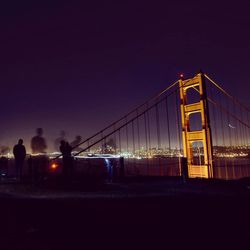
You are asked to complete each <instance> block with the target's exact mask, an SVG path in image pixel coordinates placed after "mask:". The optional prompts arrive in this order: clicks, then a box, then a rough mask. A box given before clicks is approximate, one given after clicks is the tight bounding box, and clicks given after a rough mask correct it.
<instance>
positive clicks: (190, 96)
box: [54, 73, 250, 179]
mask: <svg viewBox="0 0 250 250" xmlns="http://www.w3.org/2000/svg"><path fill="white" fill-rule="evenodd" d="M249 128H250V123H249V108H248V107H247V106H246V105H244V104H243V103H241V102H240V101H239V100H237V99H236V98H234V97H233V96H232V95H230V94H229V93H228V92H227V91H226V90H224V89H223V88H222V86H221V85H220V84H218V83H216V82H215V81H214V80H213V79H211V78H210V77H209V76H208V75H207V74H204V73H198V74H197V75H195V76H194V77H193V78H188V79H184V77H183V76H181V77H180V79H179V80H177V81H176V82H174V83H173V84H171V85H169V86H168V87H167V88H165V89H164V90H162V91H161V92H159V93H158V94H157V95H155V96H154V97H153V98H151V99H149V100H147V101H145V102H144V103H143V104H141V105H140V106H138V107H136V108H135V109H133V110H131V111H130V112H129V113H127V114H126V115H124V116H123V117H121V118H120V119H118V120H117V121H115V122H113V123H112V124H110V125H109V126H107V127H105V128H103V129H102V130H101V131H99V132H97V133H96V134H94V135H92V136H90V137H89V138H87V139H85V140H83V141H82V142H81V143H79V144H78V145H76V147H79V146H81V148H82V150H80V151H79V152H75V154H74V156H75V157H77V156H84V155H90V154H93V155H96V154H101V155H104V154H113V155H119V156H122V157H124V161H125V173H126V175H142V176H145V175H147V176H180V175H182V169H183V162H184V164H185V162H186V165H187V170H188V176H189V177H191V178H192V177H193V178H195V177H200V178H219V179H239V178H244V177H248V176H250V165H249V163H250V158H249V152H250V150H249V149H250V144H249V139H250V136H249V132H250V131H249ZM59 157H60V156H58V157H57V158H59ZM183 159H186V161H183ZM54 160H55V159H54Z"/></svg>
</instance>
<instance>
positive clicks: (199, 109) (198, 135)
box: [179, 73, 213, 178]
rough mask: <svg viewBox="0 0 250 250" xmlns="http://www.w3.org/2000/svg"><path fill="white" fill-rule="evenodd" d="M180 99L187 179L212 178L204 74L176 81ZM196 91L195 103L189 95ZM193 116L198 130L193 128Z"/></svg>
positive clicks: (210, 142)
mask: <svg viewBox="0 0 250 250" xmlns="http://www.w3.org/2000/svg"><path fill="white" fill-rule="evenodd" d="M179 86H180V98H181V120H182V139H183V150H184V157H186V158H187V164H188V176H189V177H190V178H195V177H200V178H212V177H213V156H212V138H211V130H210V125H209V112H208V103H207V93H206V86H205V80H204V75H203V74H202V73H199V74H197V75H196V76H195V77H194V78H190V79H185V80H184V79H183V78H181V79H180V80H179ZM191 91H193V92H196V93H195V94H196V95H197V94H198V95H199V96H198V98H199V100H196V101H195V102H192V100H191V99H192V98H190V95H189V92H191ZM193 117H195V118H199V119H196V124H197V123H200V124H199V128H200V129H199V130H197V129H193V128H192V126H191V123H192V121H193Z"/></svg>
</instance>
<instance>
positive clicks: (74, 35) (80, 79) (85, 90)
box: [0, 0, 250, 148]
mask: <svg viewBox="0 0 250 250" xmlns="http://www.w3.org/2000/svg"><path fill="white" fill-rule="evenodd" d="M223 2H225V3H223ZM249 9H250V2H249V1H233V2H232V3H230V2H229V1H214V2H213V1H178V0H171V1H148V2H147V1H136V0H134V1H79V2H76V1H63V0H60V1H53V0H50V1H25V0H24V1H17V2H15V1H5V3H1V6H0V30H1V36H0V44H1V47H0V51H1V53H0V64H1V67H0V83H1V92H0V93H1V94H0V105H1V115H0V117H1V123H0V128H1V129H0V145H8V146H11V147H12V146H13V144H14V143H16V141H17V139H18V138H24V143H25V145H26V146H27V148H29V144H30V139H31V137H32V136H34V134H35V129H36V128H37V127H42V128H44V136H45V138H46V139H47V142H48V143H50V142H53V141H54V140H55V138H56V137H58V135H59V132H60V131H61V130H65V131H66V132H67V137H68V139H69V140H73V139H74V137H75V136H76V135H78V134H80V135H82V137H83V138H86V137H88V136H90V135H92V134H93V133H95V132H96V131H98V130H100V129H102V128H103V127H104V126H106V125H108V124H109V123H111V122H113V121H114V120H116V119H118V118H119V117H120V116H122V115H123V114H125V113H126V112H128V111H130V109H132V108H134V107H135V106H137V105H139V104H141V103H142V102H144V101H145V100H146V99H148V98H149V97H151V96H153V95H154V94H155V93H157V92H159V91H160V90H161V89H163V88H165V87H167V86H168V85H169V84H171V83H173V82H174V81H175V80H176V79H177V78H178V76H179V73H181V72H183V73H184V74H185V75H186V76H187V77H188V76H192V75H193V74H195V73H196V72H197V71H199V69H202V70H203V71H204V72H206V73H207V74H209V75H210V76H211V77H213V78H214V79H215V80H217V81H218V82H219V83H221V84H222V85H223V86H224V87H225V88H226V89H227V90H229V92H231V93H233V94H234V96H236V97H237V98H239V99H241V100H242V102H243V103H245V104H247V105H250V100H249V91H250V79H249V73H250V63H249V58H250V34H249V32H250V29H249V27H250V14H249Z"/></svg>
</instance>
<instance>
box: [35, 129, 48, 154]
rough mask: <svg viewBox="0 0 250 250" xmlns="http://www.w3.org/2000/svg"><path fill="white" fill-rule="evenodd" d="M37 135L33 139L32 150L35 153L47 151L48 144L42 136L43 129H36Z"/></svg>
mask: <svg viewBox="0 0 250 250" xmlns="http://www.w3.org/2000/svg"><path fill="white" fill-rule="evenodd" d="M36 134H37V135H36V136H34V137H33V138H32V139H31V150H32V153H33V154H39V153H46V149H47V144H46V141H45V139H44V138H43V137H42V135H43V129H42V128H37V129H36Z"/></svg>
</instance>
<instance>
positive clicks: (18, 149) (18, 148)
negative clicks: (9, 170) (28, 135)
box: [13, 139, 26, 179]
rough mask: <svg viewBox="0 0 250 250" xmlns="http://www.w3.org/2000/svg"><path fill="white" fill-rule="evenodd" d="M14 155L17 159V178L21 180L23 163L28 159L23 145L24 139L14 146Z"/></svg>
mask: <svg viewBox="0 0 250 250" xmlns="http://www.w3.org/2000/svg"><path fill="white" fill-rule="evenodd" d="M13 154H14V157H15V167H16V176H17V178H19V179H20V178H21V176H22V169H23V163H24V160H25V157H26V149H25V146H24V145H23V140H22V139H19V140H18V143H17V144H16V145H15V146H14V148H13Z"/></svg>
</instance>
